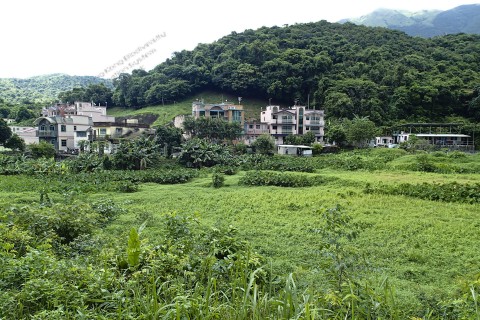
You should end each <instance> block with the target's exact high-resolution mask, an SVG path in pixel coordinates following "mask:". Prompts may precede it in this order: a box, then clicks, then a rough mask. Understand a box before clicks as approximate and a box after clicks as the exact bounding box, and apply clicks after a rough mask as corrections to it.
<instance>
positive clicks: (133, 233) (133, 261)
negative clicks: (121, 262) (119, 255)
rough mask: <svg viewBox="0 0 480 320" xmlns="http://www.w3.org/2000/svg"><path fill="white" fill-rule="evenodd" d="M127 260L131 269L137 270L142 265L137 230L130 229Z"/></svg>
mask: <svg viewBox="0 0 480 320" xmlns="http://www.w3.org/2000/svg"><path fill="white" fill-rule="evenodd" d="M127 259H128V265H129V267H130V268H136V267H137V266H138V265H139V264H140V238H139V236H138V232H137V230H136V229H135V228H132V229H130V235H129V236H128V247H127Z"/></svg>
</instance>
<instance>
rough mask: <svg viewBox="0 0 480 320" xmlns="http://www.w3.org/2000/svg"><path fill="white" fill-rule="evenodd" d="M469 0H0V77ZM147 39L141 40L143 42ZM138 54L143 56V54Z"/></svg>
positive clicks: (109, 70)
mask: <svg viewBox="0 0 480 320" xmlns="http://www.w3.org/2000/svg"><path fill="white" fill-rule="evenodd" d="M478 2H480V1H478V0H476V1H468V0H435V1H428V0H388V1H385V0H383V1H381V0H333V1H321V0H311V1H307V0H294V1H291V0H290V1H280V0H277V1H261V0H240V1H235V2H234V1H226V0H223V1H220V0H203V1H199V0H197V1H182V0H171V1H147V0H135V1H115V2H114V1H106V0H95V1H93V0H83V1H78V0H67V1H66V0H14V1H13V0H2V1H1V2H0V77H1V78H5V77H17V78H24V77H30V76H35V75H42V74H49V73H66V74H70V75H102V76H104V77H105V78H110V77H112V76H113V75H114V74H115V73H116V72H119V71H123V70H122V69H127V70H125V71H130V70H129V69H130V68H129V67H128V65H129V64H130V65H132V66H136V67H137V68H138V67H142V68H144V69H145V70H150V69H152V68H153V67H154V66H156V65H157V64H159V63H161V62H163V61H164V60H165V59H167V58H168V57H170V56H171V55H172V53H173V52H175V51H181V50H183V49H187V50H191V49H193V48H195V46H196V45H197V44H198V43H210V42H213V41H215V40H217V39H218V38H220V37H222V36H225V35H228V34H230V33H231V32H232V31H236V32H242V31H244V30H245V29H256V28H259V27H262V26H274V25H277V26H281V25H284V24H293V23H304V22H315V21H319V20H327V21H330V22H336V21H338V20H340V19H344V18H352V17H359V16H362V15H365V14H368V13H370V12H372V11H373V10H375V9H378V8H392V9H402V10H410V11H418V10H425V9H441V10H446V9H451V8H453V7H456V6H459V5H462V4H472V3H478ZM147 43H149V46H148V47H144V46H145V44H147ZM142 54H143V57H142Z"/></svg>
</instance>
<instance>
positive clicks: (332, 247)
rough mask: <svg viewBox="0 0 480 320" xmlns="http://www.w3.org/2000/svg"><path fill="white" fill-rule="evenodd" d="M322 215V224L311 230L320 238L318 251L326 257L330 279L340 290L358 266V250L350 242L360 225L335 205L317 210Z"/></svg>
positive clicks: (358, 231)
mask: <svg viewBox="0 0 480 320" xmlns="http://www.w3.org/2000/svg"><path fill="white" fill-rule="evenodd" d="M317 213H319V214H321V216H322V225H321V226H319V227H318V228H315V229H313V230H312V232H314V233H318V234H319V235H320V236H321V238H322V243H321V244H320V251H321V252H322V254H323V256H324V257H325V258H326V260H327V261H328V262H327V268H328V270H329V274H330V275H331V276H332V278H331V281H333V282H334V287H335V289H336V290H338V291H340V292H341V291H342V289H343V287H344V285H346V284H348V281H349V280H354V279H353V277H354V274H355V273H354V269H355V267H357V268H358V265H359V259H358V256H357V255H358V253H357V252H358V250H356V249H355V248H354V247H352V242H353V241H354V240H355V239H356V238H357V237H358V235H359V233H360V225H359V224H358V223H354V222H353V218H352V217H351V216H350V215H348V214H347V213H345V212H344V210H343V208H341V207H340V206H338V205H337V206H336V207H335V208H331V209H322V210H319V211H317Z"/></svg>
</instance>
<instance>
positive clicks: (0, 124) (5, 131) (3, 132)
mask: <svg viewBox="0 0 480 320" xmlns="http://www.w3.org/2000/svg"><path fill="white" fill-rule="evenodd" d="M11 136H12V130H11V129H10V127H9V126H8V125H7V123H6V122H5V121H4V120H3V119H1V118H0V144H4V143H5V142H7V141H8V139H10V137H11Z"/></svg>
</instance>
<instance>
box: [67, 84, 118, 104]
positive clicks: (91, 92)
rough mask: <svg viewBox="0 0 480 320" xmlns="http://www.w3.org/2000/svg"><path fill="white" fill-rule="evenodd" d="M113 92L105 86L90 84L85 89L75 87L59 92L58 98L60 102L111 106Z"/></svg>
mask: <svg viewBox="0 0 480 320" xmlns="http://www.w3.org/2000/svg"><path fill="white" fill-rule="evenodd" d="M112 95H113V92H112V90H111V89H110V88H108V87H107V86H105V84H103V83H100V84H90V85H89V86H87V87H77V88H73V89H72V90H70V91H64V92H61V93H60V94H59V95H58V98H59V99H60V100H61V101H62V102H70V103H73V102H75V101H88V102H93V103H95V104H97V105H105V104H107V105H112V104H113V100H112Z"/></svg>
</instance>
